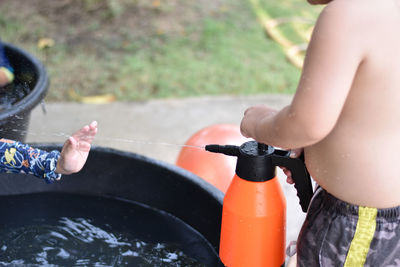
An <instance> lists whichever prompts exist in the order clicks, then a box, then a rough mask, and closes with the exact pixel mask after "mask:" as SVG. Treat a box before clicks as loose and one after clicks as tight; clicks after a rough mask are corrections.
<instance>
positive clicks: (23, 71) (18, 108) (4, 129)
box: [0, 43, 49, 141]
mask: <svg viewBox="0 0 400 267" xmlns="http://www.w3.org/2000/svg"><path fill="white" fill-rule="evenodd" d="M4 49H5V54H6V56H7V57H8V59H9V61H10V64H11V66H12V67H13V68H14V76H15V79H14V82H13V83H12V84H11V85H10V87H11V86H14V85H21V84H23V86H26V87H27V90H28V92H27V94H26V95H25V96H24V97H23V98H22V99H20V100H19V101H17V102H16V103H13V104H12V106H11V107H10V108H7V109H5V110H1V111H0V136H1V137H2V138H7V139H13V140H18V141H25V138H26V130H27V129H28V126H29V119H30V114H31V111H32V109H33V108H34V107H36V106H37V105H38V104H39V103H40V102H41V101H42V100H43V99H44V97H45V95H46V93H47V90H48V88H49V78H48V75H47V72H46V69H45V67H44V66H43V64H42V63H41V62H40V61H39V60H38V59H36V58H35V57H34V56H33V55H31V54H29V53H28V52H26V51H24V50H23V49H21V48H19V47H17V46H15V45H12V44H8V43H4ZM5 89H6V90H7V89H8V88H7V87H6V88H5Z"/></svg>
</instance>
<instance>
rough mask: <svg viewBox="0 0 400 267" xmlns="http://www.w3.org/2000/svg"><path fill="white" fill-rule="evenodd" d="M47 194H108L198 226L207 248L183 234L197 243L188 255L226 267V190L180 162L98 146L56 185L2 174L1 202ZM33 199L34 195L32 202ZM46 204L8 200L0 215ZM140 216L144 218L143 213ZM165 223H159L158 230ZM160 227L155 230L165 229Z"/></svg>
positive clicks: (8, 216)
mask: <svg viewBox="0 0 400 267" xmlns="http://www.w3.org/2000/svg"><path fill="white" fill-rule="evenodd" d="M35 147H41V148H43V149H46V150H48V151H50V150H54V149H57V150H59V149H60V146H53V145H46V144H45V145H37V146H35ZM44 192H48V193H57V194H65V193H67V194H74V195H82V196H100V197H107V198H113V199H117V200H121V201H128V202H129V201H132V202H135V203H140V204H143V205H144V206H149V207H152V208H155V209H157V210H160V211H162V212H163V213H165V214H169V215H172V216H174V217H176V218H177V219H178V220H180V221H182V222H183V223H184V224H186V225H187V226H189V227H190V228H193V229H194V231H195V232H197V233H198V234H199V235H200V236H202V238H204V240H205V241H206V242H207V243H208V245H207V246H209V248H208V249H205V250H204V249H199V251H198V253H197V251H196V250H197V248H196V245H195V244H194V245H193V244H192V243H194V242H192V241H191V240H192V239H194V238H192V237H190V236H188V237H183V239H185V240H186V241H184V242H187V240H189V241H188V243H185V246H187V247H190V246H192V248H190V249H191V252H189V254H191V256H192V257H193V258H197V259H198V260H199V261H200V262H202V263H204V266H207V267H208V266H223V265H222V263H221V262H220V260H219V258H218V247H219V236H220V226H221V215H222V201H223V193H222V192H221V191H219V190H218V189H216V188H215V187H213V186H212V185H210V184H208V183H207V182H205V181H203V180H202V179H200V178H199V177H197V176H195V175H194V174H191V173H190V172H187V171H185V170H183V169H181V168H179V167H177V166H174V165H170V164H167V163H163V162H161V161H157V160H153V159H150V158H147V157H144V156H141V155H137V154H133V153H128V152H122V151H118V150H113V149H108V148H101V147H94V148H93V149H92V151H91V153H90V155H89V158H88V161H87V163H86V165H85V167H84V169H83V170H82V171H81V172H79V173H77V174H73V175H70V176H64V177H63V178H62V180H61V181H59V182H56V183H54V184H50V185H49V184H45V183H44V181H42V180H39V179H37V178H35V177H33V176H30V175H29V176H28V175H24V174H6V173H2V174H0V199H2V203H6V202H8V203H13V200H12V198H13V197H16V196H25V199H27V200H26V201H25V203H28V202H30V201H28V200H29V199H30V198H29V197H28V198H26V195H28V196H34V195H35V194H37V193H44ZM29 194H31V195H29ZM34 198H35V197H31V199H32V201H34ZM50 202H51V201H50ZM50 204H51V203H50ZM50 204H49V203H47V204H46V205H50ZM10 205H12V204H10ZM57 205H59V204H57ZM63 205H68V204H67V203H61V205H59V207H60V211H59V212H61V213H62V212H63V211H62V210H63V209H62V208H61V207H62V206H63ZM43 207H44V206H43ZM43 207H41V206H37V207H35V208H34V209H32V208H29V210H26V209H25V210H24V207H12V208H10V207H9V204H0V213H1V214H2V216H3V217H4V218H6V220H8V221H11V222H12V220H13V219H14V218H15V217H17V216H29V214H41V213H43V214H46V212H49V211H47V210H46V209H47V208H43ZM9 210H11V212H10V211H9ZM21 214H22V215H21ZM27 214H28V215H27ZM137 216H138V219H139V218H140V214H138V215H137ZM2 220H3V219H2ZM0 221H1V220H0ZM149 223H150V224H151V223H152V222H149ZM162 227H163V226H162V225H161V222H160V225H159V228H162ZM156 228H157V229H156ZM156 228H155V229H154V231H161V230H160V229H158V227H156ZM175 230H176V231H178V233H177V235H181V233H179V231H180V229H175ZM182 231H183V229H182ZM161 232H162V231H161ZM185 234H186V232H185ZM196 238H197V237H196ZM191 242H192V243H191ZM200 250H201V251H200ZM196 254H198V255H196Z"/></svg>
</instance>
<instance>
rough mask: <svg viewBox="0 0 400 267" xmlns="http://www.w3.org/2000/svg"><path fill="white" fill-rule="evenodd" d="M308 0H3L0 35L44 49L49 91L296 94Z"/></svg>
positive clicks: (110, 95) (53, 96) (123, 95)
mask: <svg viewBox="0 0 400 267" xmlns="http://www.w3.org/2000/svg"><path fill="white" fill-rule="evenodd" d="M319 10H320V7H314V6H311V5H309V4H308V3H307V1H305V0H280V1H270V0H213V1H209V0H196V1H193V0H1V1H0V32H1V35H0V38H1V40H3V41H4V42H9V43H13V44H15V45H17V46H19V47H21V48H23V49H25V50H27V51H28V52H30V53H31V54H33V55H34V56H36V57H37V58H38V59H40V60H41V61H42V62H43V63H44V65H45V66H46V68H47V71H48V72H49V75H50V80H51V87H50V90H49V92H48V94H47V97H46V100H47V101H78V102H88V103H90V102H93V103H99V102H100V103H101V102H112V101H140V100H148V99H154V98H171V97H174V98H175V97H179V98H180V97H193V96H202V95H227V94H228V95H254V94H264V93H281V94H292V93H293V92H294V90H295V89H296V85H297V81H298V79H299V75H300V68H301V61H302V57H303V51H304V49H305V47H306V46H305V44H306V43H307V42H308V38H309V35H310V33H311V30H312V26H313V24H314V22H315V19H316V16H317V14H318V12H319Z"/></svg>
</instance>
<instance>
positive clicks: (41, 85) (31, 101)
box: [0, 43, 50, 121]
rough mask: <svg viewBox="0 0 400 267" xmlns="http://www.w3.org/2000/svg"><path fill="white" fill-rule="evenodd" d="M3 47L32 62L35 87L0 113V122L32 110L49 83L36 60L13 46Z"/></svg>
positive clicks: (42, 96)
mask: <svg viewBox="0 0 400 267" xmlns="http://www.w3.org/2000/svg"><path fill="white" fill-rule="evenodd" d="M4 47H5V49H10V50H14V51H16V52H17V53H18V54H20V55H21V56H22V57H25V58H26V59H27V60H28V61H30V62H32V65H33V67H34V71H35V73H36V74H37V80H36V84H35V86H34V87H33V89H32V90H31V92H30V93H29V94H28V95H27V96H25V97H24V98H22V99H21V100H20V101H18V102H17V103H15V104H14V105H13V106H12V108H10V109H8V110H5V111H4V112H0V121H2V120H5V119H8V118H9V117H11V116H14V115H18V114H20V113H23V112H26V111H30V110H32V109H33V108H34V107H35V106H37V105H38V104H39V102H40V101H42V99H43V98H44V96H45V95H46V93H47V90H48V88H49V83H50V82H49V78H48V75H47V72H46V69H45V67H44V65H43V64H42V63H41V62H40V61H39V60H38V59H37V58H35V57H34V56H33V55H31V54H30V53H28V52H26V51H25V50H23V49H21V48H19V47H17V46H15V45H12V44H9V43H4Z"/></svg>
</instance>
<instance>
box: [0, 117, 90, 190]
mask: <svg viewBox="0 0 400 267" xmlns="http://www.w3.org/2000/svg"><path fill="white" fill-rule="evenodd" d="M96 133H97V122H92V123H91V124H90V125H89V126H85V127H83V128H81V129H80V130H78V131H77V132H76V133H74V134H73V135H72V136H71V137H70V138H68V140H67V141H66V142H65V144H64V146H63V149H62V151H61V153H60V152H59V151H51V152H46V151H43V150H40V149H35V148H32V147H30V146H29V145H27V144H23V143H20V142H16V141H12V140H6V139H1V140H0V172H14V173H19V172H23V173H29V174H33V175H35V176H37V177H39V178H43V179H45V181H46V182H47V183H52V182H54V181H55V180H59V179H60V178H61V174H71V173H75V172H78V171H80V170H81V169H82V167H83V165H84V164H85V162H86V159H87V156H88V154H89V150H90V145H91V143H92V141H93V139H94V137H95V135H96Z"/></svg>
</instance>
